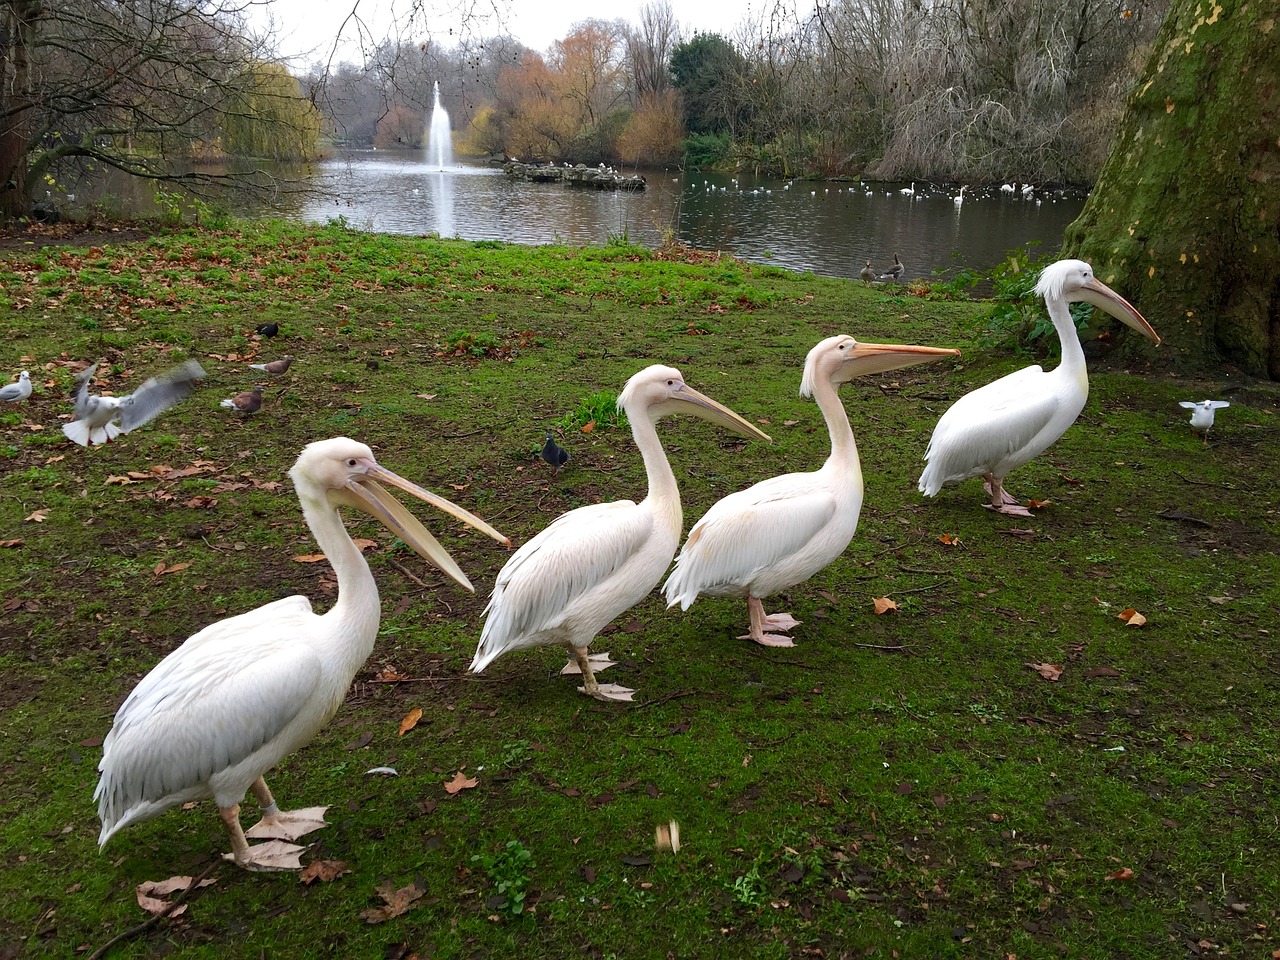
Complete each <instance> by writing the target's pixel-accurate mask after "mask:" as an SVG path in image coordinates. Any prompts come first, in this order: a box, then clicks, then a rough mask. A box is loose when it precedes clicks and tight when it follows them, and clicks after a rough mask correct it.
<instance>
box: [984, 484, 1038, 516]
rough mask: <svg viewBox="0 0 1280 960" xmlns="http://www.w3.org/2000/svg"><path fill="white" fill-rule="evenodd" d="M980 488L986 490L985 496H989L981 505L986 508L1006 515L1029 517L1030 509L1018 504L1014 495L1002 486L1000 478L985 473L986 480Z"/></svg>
mask: <svg viewBox="0 0 1280 960" xmlns="http://www.w3.org/2000/svg"><path fill="white" fill-rule="evenodd" d="M982 489H983V490H985V491H986V492H987V496H988V497H990V498H991V502H990V503H984V504H983V506H984V507H986V508H987V509H988V510H994V511H995V512H996V513H1002V514H1004V515H1005V516H1007V517H1029V516H1031V511H1030V510H1028V509H1027V508H1026V507H1024V506H1023V505H1022V504H1020V503H1019V502H1018V501H1017V500H1016V499H1015V498H1014V497H1012V496H1010V495H1009V493H1008V491H1006V490H1005V488H1004V483H1003V481H1002V480H1000V478H998V477H995V476H993V475H992V474H987V479H986V482H985V483H984V484H983V485H982Z"/></svg>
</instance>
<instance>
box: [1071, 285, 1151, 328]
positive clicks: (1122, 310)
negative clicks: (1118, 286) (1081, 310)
mask: <svg viewBox="0 0 1280 960" xmlns="http://www.w3.org/2000/svg"><path fill="white" fill-rule="evenodd" d="M1076 296H1077V297H1078V298H1079V299H1081V300H1083V301H1084V302H1085V303H1091V304H1093V305H1094V306H1095V307H1097V308H1098V309H1099V310H1105V311H1106V312H1107V313H1109V314H1111V316H1113V317H1115V318H1116V319H1117V320H1119V321H1120V322H1121V323H1123V324H1125V325H1126V326H1129V327H1132V328H1133V329H1134V330H1137V331H1138V332H1139V333H1140V334H1142V335H1143V336H1144V337H1146V338H1147V339H1148V340H1150V341H1151V342H1152V343H1156V344H1158V343H1160V334H1158V333H1156V332H1155V330H1153V329H1152V328H1151V324H1149V323H1147V318H1146V317H1144V316H1143V315H1142V314H1140V313H1139V312H1138V311H1137V310H1135V309H1134V308H1133V304H1131V303H1130V302H1129V301H1128V300H1126V299H1125V298H1124V297H1122V296H1120V294H1118V293H1116V292H1115V291H1114V290H1112V289H1111V288H1110V287H1108V286H1107V285H1106V284H1105V283H1103V282H1102V281H1101V280H1099V279H1097V278H1096V277H1091V278H1089V279H1088V280H1086V281H1085V282H1084V283H1083V284H1081V286H1080V291H1079V293H1077V294H1076Z"/></svg>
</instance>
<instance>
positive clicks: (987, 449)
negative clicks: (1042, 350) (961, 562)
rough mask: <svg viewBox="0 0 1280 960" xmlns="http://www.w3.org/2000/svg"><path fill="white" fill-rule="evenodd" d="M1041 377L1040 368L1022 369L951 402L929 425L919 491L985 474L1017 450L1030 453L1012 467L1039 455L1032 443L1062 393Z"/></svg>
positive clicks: (929, 491) (1055, 409) (932, 491)
mask: <svg viewBox="0 0 1280 960" xmlns="http://www.w3.org/2000/svg"><path fill="white" fill-rule="evenodd" d="M1044 377H1045V373H1044V371H1043V370H1042V369H1041V368H1040V367H1038V366H1035V367H1027V368H1026V369H1024V370H1018V371H1015V372H1014V373H1011V374H1009V375H1008V376H1006V377H1001V378H1000V379H999V380H996V381H994V382H992V383H989V384H987V385H986V386H985V387H981V388H979V389H977V390H974V391H973V392H972V393H967V394H965V395H964V396H963V397H961V398H960V399H959V400H957V401H956V402H955V403H953V404H952V405H951V407H950V408H949V409H948V410H947V412H946V413H944V414H943V415H942V418H941V419H940V420H939V421H938V425H937V426H936V427H934V429H933V437H932V438H931V439H930V440H929V447H928V449H927V450H926V451H925V455H924V457H925V459H926V460H927V461H928V462H929V463H928V466H927V467H925V470H924V472H923V473H922V474H921V475H920V490H921V491H922V492H923V493H924V494H925V495H926V496H930V497H931V496H933V495H934V494H936V493H937V492H938V491H939V490H940V489H942V486H943V484H946V483H951V482H953V481H958V480H964V479H966V478H968V477H974V476H978V475H979V474H982V473H986V472H987V471H989V470H991V469H993V468H994V467H995V466H996V464H998V463H1000V462H1001V461H1003V460H1006V459H1007V458H1009V457H1010V455H1011V454H1014V453H1017V452H1018V451H1029V455H1028V456H1027V457H1026V458H1025V459H1023V458H1022V457H1019V458H1018V459H1017V461H1016V463H1015V464H1014V466H1016V465H1017V463H1023V462H1025V460H1026V459H1030V458H1031V457H1032V456H1035V454H1036V453H1039V452H1040V451H1039V450H1038V449H1033V447H1032V444H1033V441H1034V440H1035V439H1036V437H1037V436H1038V435H1039V434H1040V433H1041V432H1042V431H1043V430H1044V429H1045V427H1047V426H1048V425H1049V423H1050V422H1051V421H1052V420H1053V419H1054V416H1055V415H1057V414H1058V413H1059V412H1060V411H1061V407H1062V400H1061V397H1059V396H1058V394H1057V393H1056V392H1050V391H1046V390H1045V389H1044V385H1045V381H1044ZM1037 388H1039V389H1037ZM1053 439H1056V438H1053ZM1041 449H1043V448H1041Z"/></svg>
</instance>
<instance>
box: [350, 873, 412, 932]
mask: <svg viewBox="0 0 1280 960" xmlns="http://www.w3.org/2000/svg"><path fill="white" fill-rule="evenodd" d="M374 889H375V890H376V891H377V893H378V896H380V897H381V898H382V900H383V902H384V903H385V904H386V906H382V907H370V908H369V909H368V910H362V911H361V912H360V919H361V920H363V921H364V922H365V923H385V922H386V921H387V920H390V919H391V918H392V917H398V916H400V915H401V914H402V913H406V912H408V911H409V910H410V909H411V908H412V907H413V905H414V904H416V903H417V902H418V901H419V900H421V899H422V897H423V895H424V894H425V893H426V892H427V888H426V887H420V886H418V884H416V883H411V884H409V885H408V886H407V887H400V888H399V889H397V888H396V886H395V884H394V883H392V882H391V881H390V880H385V881H383V882H382V883H380V884H379V885H378V886H377V887H375V888H374Z"/></svg>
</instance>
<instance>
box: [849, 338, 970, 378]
mask: <svg viewBox="0 0 1280 960" xmlns="http://www.w3.org/2000/svg"><path fill="white" fill-rule="evenodd" d="M958 356H960V351H959V350H955V349H953V348H950V347H917V346H913V345H911V344H903V343H858V344H856V345H855V346H854V348H853V350H851V351H850V352H849V355H848V357H847V358H846V359H845V361H844V364H843V366H842V367H841V370H840V372H841V375H842V376H841V378H840V379H842V380H851V379H853V378H854V377H865V376H866V375H867V374H869V373H884V372H885V371H886V370H898V369H900V368H902V367H909V366H911V365H912V364H916V363H928V362H929V361H930V360H941V359H942V358H943V357H958Z"/></svg>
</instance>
